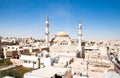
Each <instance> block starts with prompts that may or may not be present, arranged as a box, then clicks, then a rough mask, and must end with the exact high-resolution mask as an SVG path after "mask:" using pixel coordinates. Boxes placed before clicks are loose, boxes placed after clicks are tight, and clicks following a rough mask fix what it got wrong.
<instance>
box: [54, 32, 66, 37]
mask: <svg viewBox="0 0 120 78" xmlns="http://www.w3.org/2000/svg"><path fill="white" fill-rule="evenodd" d="M55 36H56V37H66V36H68V34H66V33H65V32H58V33H57V34H56V35H55Z"/></svg>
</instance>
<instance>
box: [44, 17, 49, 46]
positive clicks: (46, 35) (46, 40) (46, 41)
mask: <svg viewBox="0 0 120 78" xmlns="http://www.w3.org/2000/svg"><path fill="white" fill-rule="evenodd" d="M45 45H46V47H49V18H48V16H47V17H46V26H45Z"/></svg>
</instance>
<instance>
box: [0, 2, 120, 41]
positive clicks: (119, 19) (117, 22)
mask: <svg viewBox="0 0 120 78" xmlns="http://www.w3.org/2000/svg"><path fill="white" fill-rule="evenodd" d="M46 16H49V23H50V38H52V37H54V35H55V34H56V33H57V32H60V31H63V32H66V33H68V34H69V35H70V37H71V38H74V39H76V38H77V36H78V24H79V22H80V21H82V24H83V39H84V40H120V36H119V33H120V0H0V36H8V37H29V36H32V37H33V38H38V39H40V38H44V32H45V20H46Z"/></svg>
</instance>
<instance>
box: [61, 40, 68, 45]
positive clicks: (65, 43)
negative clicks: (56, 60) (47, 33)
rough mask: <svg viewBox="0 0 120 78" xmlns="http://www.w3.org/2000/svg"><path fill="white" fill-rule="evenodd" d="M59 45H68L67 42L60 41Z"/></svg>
mask: <svg viewBox="0 0 120 78" xmlns="http://www.w3.org/2000/svg"><path fill="white" fill-rule="evenodd" d="M60 45H68V42H67V41H62V42H61V43H60Z"/></svg>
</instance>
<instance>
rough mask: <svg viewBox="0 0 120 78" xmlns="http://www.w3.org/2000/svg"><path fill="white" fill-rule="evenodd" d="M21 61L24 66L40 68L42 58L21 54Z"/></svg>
mask: <svg viewBox="0 0 120 78" xmlns="http://www.w3.org/2000/svg"><path fill="white" fill-rule="evenodd" d="M20 62H21V64H22V65H23V66H24V67H29V68H40V58H39V57H36V56H29V55H21V57H20Z"/></svg>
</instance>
